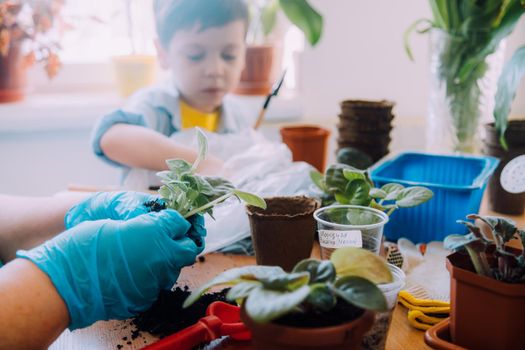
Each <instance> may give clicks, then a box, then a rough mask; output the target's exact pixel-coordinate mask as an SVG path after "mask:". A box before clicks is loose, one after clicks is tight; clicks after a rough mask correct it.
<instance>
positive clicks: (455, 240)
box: [443, 233, 478, 250]
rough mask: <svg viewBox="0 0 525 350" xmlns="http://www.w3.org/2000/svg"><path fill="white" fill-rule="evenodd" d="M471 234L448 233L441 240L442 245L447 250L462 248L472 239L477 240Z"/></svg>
mask: <svg viewBox="0 0 525 350" xmlns="http://www.w3.org/2000/svg"><path fill="white" fill-rule="evenodd" d="M477 239H478V238H476V237H475V236H474V235H473V234H471V233H469V234H468V235H456V234H454V235H448V236H447V237H445V239H444V240H443V247H445V249H448V250H458V249H460V248H463V247H464V246H465V245H467V244H469V243H470V242H472V241H475V240H477Z"/></svg>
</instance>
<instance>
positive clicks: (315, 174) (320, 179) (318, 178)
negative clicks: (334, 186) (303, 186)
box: [310, 170, 326, 192]
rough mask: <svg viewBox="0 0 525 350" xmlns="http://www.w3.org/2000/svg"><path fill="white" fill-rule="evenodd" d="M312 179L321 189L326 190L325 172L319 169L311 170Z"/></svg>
mask: <svg viewBox="0 0 525 350" xmlns="http://www.w3.org/2000/svg"><path fill="white" fill-rule="evenodd" d="M310 179H311V180H312V182H313V183H314V184H315V185H316V186H317V187H318V188H319V189H320V190H321V191H324V192H326V186H325V183H324V176H323V174H321V173H320V172H319V171H317V170H313V171H310Z"/></svg>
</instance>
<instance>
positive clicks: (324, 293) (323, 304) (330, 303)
mask: <svg viewBox="0 0 525 350" xmlns="http://www.w3.org/2000/svg"><path fill="white" fill-rule="evenodd" d="M306 302H307V303H308V304H310V305H312V306H313V307H314V308H315V309H317V310H320V311H325V312H327V311H330V310H332V309H333V308H334V306H335V305H336V303H337V299H336V297H335V295H334V293H333V292H332V290H331V289H330V288H329V287H328V286H327V285H326V284H324V283H318V284H313V285H310V294H308V298H306Z"/></svg>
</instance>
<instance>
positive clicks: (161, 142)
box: [92, 0, 252, 181]
mask: <svg viewBox="0 0 525 350" xmlns="http://www.w3.org/2000/svg"><path fill="white" fill-rule="evenodd" d="M154 11H155V21H156V29H157V34H158V40H157V42H156V46H157V52H158V57H159V61H160V64H161V66H162V68H165V69H170V70H171V75H172V82H171V83H170V86H165V87H154V88H151V89H148V90H145V91H142V92H139V93H137V94H136V95H134V96H133V97H132V98H131V100H130V101H128V103H127V104H126V105H125V106H124V107H123V108H121V109H119V110H117V111H114V112H113V113H110V114H109V115H106V116H105V117H103V118H102V119H101V120H100V121H99V123H98V125H97V126H96V128H95V130H94V135H93V141H92V142H93V148H94V151H95V154H96V155H98V156H100V157H102V158H103V159H105V160H107V161H109V162H110V163H112V164H115V165H119V166H124V178H125V177H126V176H127V174H129V171H130V168H142V169H148V170H154V171H159V170H164V169H166V164H165V160H166V159H169V158H181V159H185V160H186V161H188V162H190V163H191V162H193V161H194V160H195V158H196V155H197V153H196V151H195V150H194V149H191V148H188V147H186V146H184V145H181V144H177V143H175V142H174V141H173V140H171V139H170V138H169V136H170V135H171V134H173V133H174V132H177V131H179V130H181V129H185V128H191V127H195V126H199V127H202V128H204V129H207V130H209V131H216V132H221V133H227V132H237V131H240V130H243V129H247V128H250V127H252V123H251V122H250V121H248V120H245V119H244V118H245V116H244V115H242V113H241V108H239V106H235V104H234V102H233V101H231V100H230V99H229V98H228V96H227V95H226V94H227V93H229V92H231V91H232V90H233V89H234V88H235V86H236V85H237V83H238V81H239V79H240V75H241V72H242V69H243V68H244V55H245V42H244V39H245V35H246V30H247V26H248V10H247V8H246V5H245V3H244V2H243V0H156V1H155V2H154ZM221 166H222V162H221V161H220V160H218V159H217V158H214V157H212V156H209V157H208V158H207V159H206V161H205V162H203V163H202V165H201V166H199V169H198V170H199V172H201V173H208V174H212V173H214V172H216V171H218V170H219V169H220V167H221ZM124 178H123V181H124Z"/></svg>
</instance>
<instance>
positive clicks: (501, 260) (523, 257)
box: [444, 214, 525, 283]
mask: <svg viewBox="0 0 525 350" xmlns="http://www.w3.org/2000/svg"><path fill="white" fill-rule="evenodd" d="M467 219H470V220H475V219H479V220H480V221H481V222H484V223H485V224H487V225H488V226H489V227H490V229H491V231H492V235H493V237H494V238H493V240H490V239H489V238H488V237H487V236H486V235H485V234H484V233H483V231H482V230H481V228H480V226H477V225H476V224H475V223H472V222H469V221H462V220H458V223H461V224H463V225H465V226H467V228H468V230H469V231H470V233H469V234H467V235H450V236H447V237H446V238H445V240H444V245H445V247H446V248H448V249H453V250H459V249H465V250H466V251H467V252H468V254H469V256H470V260H471V261H472V264H473V265H474V269H475V270H476V273H477V274H479V275H482V276H487V277H490V278H494V279H497V280H500V281H504V282H508V283H525V231H524V230H520V229H518V228H517V227H516V225H515V223H514V222H513V221H512V220H509V219H505V218H501V217H495V216H478V215H474V214H471V215H468V216H467ZM518 237H519V238H520V239H521V244H522V246H523V248H522V251H521V254H520V255H515V254H513V253H511V252H509V251H508V250H506V249H505V243H507V242H508V241H510V240H511V239H513V238H518Z"/></svg>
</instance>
